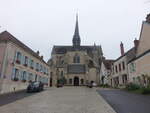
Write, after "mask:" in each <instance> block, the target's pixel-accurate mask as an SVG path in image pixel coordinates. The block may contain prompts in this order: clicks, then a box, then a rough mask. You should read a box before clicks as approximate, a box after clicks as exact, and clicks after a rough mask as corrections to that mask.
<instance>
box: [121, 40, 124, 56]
mask: <svg viewBox="0 0 150 113" xmlns="http://www.w3.org/2000/svg"><path fill="white" fill-rule="evenodd" d="M120 51H121V56H122V55H124V47H123V43H122V42H121V43H120Z"/></svg>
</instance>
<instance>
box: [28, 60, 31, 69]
mask: <svg viewBox="0 0 150 113" xmlns="http://www.w3.org/2000/svg"><path fill="white" fill-rule="evenodd" d="M28 66H29V67H30V66H31V59H30V58H28Z"/></svg>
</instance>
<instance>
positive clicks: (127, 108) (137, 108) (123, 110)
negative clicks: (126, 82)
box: [98, 89, 150, 113]
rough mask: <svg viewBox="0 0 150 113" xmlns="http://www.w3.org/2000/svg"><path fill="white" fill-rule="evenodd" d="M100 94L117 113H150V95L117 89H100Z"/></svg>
mask: <svg viewBox="0 0 150 113" xmlns="http://www.w3.org/2000/svg"><path fill="white" fill-rule="evenodd" d="M98 92H99V94H100V95H102V96H103V97H104V99H105V100H106V101H107V102H108V103H109V104H110V105H111V106H112V107H113V108H114V109H115V111H116V112H117V113H150V95H140V94H134V93H129V92H127V91H123V90H115V89H99V90H98Z"/></svg>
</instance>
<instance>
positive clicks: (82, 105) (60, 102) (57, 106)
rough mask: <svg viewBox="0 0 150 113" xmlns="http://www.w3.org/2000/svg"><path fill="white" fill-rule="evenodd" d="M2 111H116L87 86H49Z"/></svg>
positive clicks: (8, 112)
mask: <svg viewBox="0 0 150 113" xmlns="http://www.w3.org/2000/svg"><path fill="white" fill-rule="evenodd" d="M0 113H115V111H114V110H113V109H112V108H111V107H110V106H109V105H108V104H107V103H106V102H105V100H104V99H103V98H102V97H101V96H100V95H99V94H98V93H97V92H96V89H95V88H93V89H89V88H86V87H63V88H49V89H47V90H46V91H43V92H40V93H37V94H35V95H31V96H29V97H26V98H23V99H21V100H16V101H14V102H12V103H10V104H6V105H3V106H1V107H0Z"/></svg>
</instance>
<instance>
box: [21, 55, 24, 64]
mask: <svg viewBox="0 0 150 113" xmlns="http://www.w3.org/2000/svg"><path fill="white" fill-rule="evenodd" d="M21 64H24V56H23V55H22V56H21Z"/></svg>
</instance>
